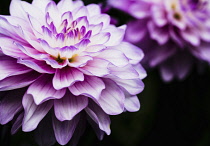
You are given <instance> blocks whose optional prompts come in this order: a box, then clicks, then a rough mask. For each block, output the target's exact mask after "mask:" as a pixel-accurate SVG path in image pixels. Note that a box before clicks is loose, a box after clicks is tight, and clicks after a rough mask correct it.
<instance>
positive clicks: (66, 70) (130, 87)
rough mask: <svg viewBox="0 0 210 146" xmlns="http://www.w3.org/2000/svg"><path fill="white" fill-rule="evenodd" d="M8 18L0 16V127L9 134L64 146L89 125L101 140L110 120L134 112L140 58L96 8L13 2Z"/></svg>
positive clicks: (47, 0) (39, 0) (65, 1)
mask: <svg viewBox="0 0 210 146" xmlns="http://www.w3.org/2000/svg"><path fill="white" fill-rule="evenodd" d="M10 14H11V15H10V16H2V15H1V16H0V91H1V92H0V124H6V123H8V122H9V121H12V122H13V127H12V129H11V131H12V133H15V132H16V131H17V130H18V129H19V128H20V127H22V130H23V131H24V132H29V131H33V130H35V133H38V134H37V136H39V137H38V138H37V139H39V140H41V142H40V141H39V143H42V145H51V144H52V143H54V142H55V140H57V142H58V143H59V144H61V145H65V144H67V143H68V142H69V141H70V139H71V138H73V137H74V135H76V136H75V137H76V138H78V137H79V136H80V135H81V131H82V130H83V129H84V123H85V122H84V121H86V119H87V120H88V121H89V123H90V124H91V125H92V126H93V127H94V130H95V131H96V133H97V135H98V137H99V138H100V139H102V138H103V134H104V133H106V134H108V135H109V134H110V119H109V115H117V114H120V113H122V112H123V111H130V112H133V111H138V110H139V108H140V103H139V100H138V98H137V96H136V94H138V93H140V92H141V91H142V90H143V89H144V84H143V82H142V79H143V78H144V77H145V76H146V72H145V70H144V69H143V68H142V66H141V65H140V64H139V62H140V60H141V59H142V58H143V53H142V51H141V50H140V49H139V48H138V47H135V46H133V45H131V44H130V43H127V42H124V41H122V40H123V37H124V33H125V26H121V27H115V26H114V25H111V24H110V17H109V16H108V15H107V14H101V10H100V7H99V6H98V5H96V4H90V5H87V6H84V4H83V2H82V1H72V0H61V1H60V2H59V3H58V4H56V3H55V2H53V1H51V0H34V1H33V2H32V4H29V3H27V2H24V1H21V0H12V2H11V5H10ZM50 127H51V128H50Z"/></svg>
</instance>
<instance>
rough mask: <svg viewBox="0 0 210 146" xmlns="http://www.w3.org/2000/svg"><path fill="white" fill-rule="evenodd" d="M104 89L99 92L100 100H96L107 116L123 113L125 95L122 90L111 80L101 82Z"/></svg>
mask: <svg viewBox="0 0 210 146" xmlns="http://www.w3.org/2000/svg"><path fill="white" fill-rule="evenodd" d="M103 81H104V83H105V85H106V88H105V89H104V90H103V91H102V92H101V96H100V98H99V99H98V100H97V102H98V103H99V105H100V106H101V108H102V109H103V110H104V112H105V113H107V114H109V115H117V114H120V113H122V112H123V111H124V100H125V95H124V93H123V91H122V89H121V88H120V87H119V86H118V85H117V84H116V83H115V82H114V81H112V80H110V79H104V80H103Z"/></svg>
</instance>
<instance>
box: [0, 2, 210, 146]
mask: <svg viewBox="0 0 210 146" xmlns="http://www.w3.org/2000/svg"><path fill="white" fill-rule="evenodd" d="M83 1H84V2H85V4H89V3H101V2H103V3H106V1H105V0H83ZM28 2H31V0H28ZM56 2H58V0H57V1H56ZM9 4H10V0H1V1H0V14H1V15H2V14H3V15H8V14H9ZM109 13H110V14H111V15H113V16H115V17H116V18H118V19H119V22H120V23H126V21H127V20H128V19H129V17H128V16H127V15H126V14H124V13H122V12H120V11H117V10H111V11H110V12H109ZM144 83H145V90H144V91H143V92H142V93H141V94H139V96H138V97H139V99H140V102H141V109H140V111H138V112H135V113H123V114H121V115H118V116H111V121H112V124H111V130H112V133H111V135H110V136H105V137H104V139H103V140H102V141H99V140H98V139H97V137H96V135H95V133H94V131H93V130H92V128H91V127H90V126H89V125H87V128H86V131H85V133H84V135H83V136H82V137H81V139H80V141H79V144H78V146H108V145H115V146H154V145H168V146H175V145H185V146H210V106H209V105H210V68H209V67H208V65H206V67H205V69H204V72H203V73H200V74H198V73H197V71H196V70H195V69H194V70H193V71H192V72H191V74H190V75H189V76H188V77H187V78H186V79H185V80H183V81H173V82H170V83H164V82H163V81H162V80H161V79H160V76H159V73H158V71H157V70H149V71H148V76H147V78H145V79H144ZM10 128H11V124H10V123H9V124H7V125H4V126H1V127H0V145H2V146H9V145H11V146H33V145H34V146H35V145H36V143H35V142H34V139H33V133H23V132H21V131H19V132H18V133H17V134H15V135H14V136H11V135H10ZM56 145H58V144H56Z"/></svg>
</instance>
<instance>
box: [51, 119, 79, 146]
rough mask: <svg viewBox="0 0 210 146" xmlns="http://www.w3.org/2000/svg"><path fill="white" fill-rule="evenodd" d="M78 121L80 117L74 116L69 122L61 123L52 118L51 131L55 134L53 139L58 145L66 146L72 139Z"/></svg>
mask: <svg viewBox="0 0 210 146" xmlns="http://www.w3.org/2000/svg"><path fill="white" fill-rule="evenodd" d="M79 119H80V116H76V117H74V119H72V120H71V121H63V122H61V121H59V120H57V119H56V118H55V117H54V118H53V129H54V132H55V137H56V140H57V141H58V143H59V144H60V145H66V144H67V143H68V142H69V140H70V139H71V138H72V136H73V134H74V131H75V129H76V127H77V124H78V122H79Z"/></svg>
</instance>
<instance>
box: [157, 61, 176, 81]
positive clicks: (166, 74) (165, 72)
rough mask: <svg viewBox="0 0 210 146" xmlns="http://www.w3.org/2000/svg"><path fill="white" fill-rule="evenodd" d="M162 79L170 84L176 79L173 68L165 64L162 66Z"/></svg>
mask: <svg viewBox="0 0 210 146" xmlns="http://www.w3.org/2000/svg"><path fill="white" fill-rule="evenodd" d="M160 73H161V77H162V79H163V80H164V81H165V82H170V81H171V80H172V79H173V78H174V76H175V75H174V73H173V70H172V69H171V67H169V66H167V65H165V64H163V65H161V66H160Z"/></svg>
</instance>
